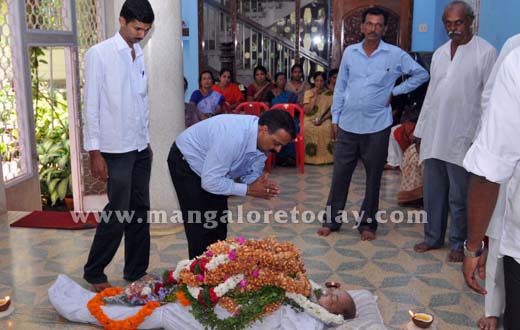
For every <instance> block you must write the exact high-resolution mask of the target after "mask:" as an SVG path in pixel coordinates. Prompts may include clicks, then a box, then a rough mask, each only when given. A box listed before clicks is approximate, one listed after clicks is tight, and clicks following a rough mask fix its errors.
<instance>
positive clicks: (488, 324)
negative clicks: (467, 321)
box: [477, 316, 498, 330]
mask: <svg viewBox="0 0 520 330" xmlns="http://www.w3.org/2000/svg"><path fill="white" fill-rule="evenodd" d="M477 324H478V327H479V329H483V330H496V329H497V324H498V317H495V316H489V317H485V316H482V317H481V318H480V319H479V320H478V321H477Z"/></svg>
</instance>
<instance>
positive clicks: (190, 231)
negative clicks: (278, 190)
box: [168, 143, 228, 259]
mask: <svg viewBox="0 0 520 330" xmlns="http://www.w3.org/2000/svg"><path fill="white" fill-rule="evenodd" d="M168 168H169V169H170V175H171V177H172V181H173V185H174V186H175V191H176V192H177V198H178V199H179V205H180V207H181V212H182V219H183V222H184V230H185V231H186V238H187V239H188V253H189V258H190V259H193V258H195V257H197V256H199V255H201V254H203V253H204V251H205V250H206V248H207V247H208V246H209V245H211V244H213V243H215V242H216V241H219V240H224V239H226V236H227V221H226V219H227V218H225V216H227V210H228V204H227V199H228V196H223V195H215V194H212V193H209V192H207V191H206V190H204V189H202V186H201V180H200V176H198V175H197V174H196V173H195V172H193V170H192V169H191V168H190V166H189V164H188V162H187V161H186V160H185V159H184V156H183V155H182V153H181V152H180V150H179V148H177V145H176V144H175V143H174V144H173V145H172V147H171V149H170V154H169V155H168Z"/></svg>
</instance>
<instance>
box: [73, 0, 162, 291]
mask: <svg viewBox="0 0 520 330" xmlns="http://www.w3.org/2000/svg"><path fill="white" fill-rule="evenodd" d="M153 21H154V13H153V9H152V7H151V5H150V3H149V2H148V0H127V1H125V3H124V4H123V7H122V8H121V13H120V17H119V24H120V29H119V31H118V32H117V33H116V35H115V36H113V37H112V38H110V39H108V40H105V41H103V42H101V43H99V44H97V45H95V46H93V47H92V48H90V49H89V51H88V52H87V54H86V58H85V109H84V131H83V134H84V147H85V150H87V151H88V152H89V157H90V168H91V172H92V175H93V176H94V177H96V178H98V179H100V180H103V181H106V182H107V194H108V204H107V205H106V206H105V208H104V210H103V213H102V217H101V219H102V221H101V222H100V223H99V224H98V226H97V228H96V234H95V236H94V240H93V242H92V246H91V249H90V253H89V256H88V260H87V263H86V264H85V267H84V271H85V272H84V275H83V277H84V278H85V280H87V282H89V283H90V284H92V286H93V288H94V289H95V290H96V291H100V290H102V289H104V288H106V287H109V286H110V284H109V283H108V279H107V276H106V275H105V274H104V268H105V267H106V266H107V265H108V264H109V263H110V261H111V260H112V258H113V257H114V255H115V253H116V252H117V249H118V247H119V243H120V242H121V239H122V237H123V234H124V235H125V267H124V278H125V279H126V280H128V281H135V280H137V279H139V278H140V277H142V276H143V275H145V274H146V269H147V268H148V260H149V254H150V230H149V224H148V218H147V214H148V210H149V209H150V198H149V183H150V171H151V163H152V150H151V148H150V137H149V131H148V100H147V79H146V73H145V65H144V59H143V52H142V50H141V47H139V42H140V41H141V40H142V39H143V38H144V37H145V36H146V34H147V33H148V32H149V31H150V29H151V27H152V23H153ZM125 216H128V218H123V217H125Z"/></svg>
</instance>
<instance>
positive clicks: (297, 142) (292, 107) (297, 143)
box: [265, 103, 305, 173]
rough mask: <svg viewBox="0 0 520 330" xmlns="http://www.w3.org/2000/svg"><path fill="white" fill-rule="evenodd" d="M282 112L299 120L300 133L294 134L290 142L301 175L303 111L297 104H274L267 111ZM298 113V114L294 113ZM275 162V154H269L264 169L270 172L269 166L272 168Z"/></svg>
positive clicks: (303, 153) (303, 141)
mask: <svg viewBox="0 0 520 330" xmlns="http://www.w3.org/2000/svg"><path fill="white" fill-rule="evenodd" d="M275 109H277V110H284V111H287V112H288V113H289V114H290V115H291V116H292V117H293V118H295V117H296V116H298V118H299V120H300V131H299V132H298V133H297V134H296V138H295V139H294V140H293V141H292V142H293V143H294V149H295V151H296V169H298V166H300V168H301V170H302V173H304V160H305V139H304V138H303V136H304V130H303V122H304V116H305V114H304V112H303V109H302V108H301V107H300V106H299V105H298V104H293V103H281V104H275V105H273V107H272V108H271V109H269V110H275ZM296 111H298V114H297V113H296ZM275 162H276V154H274V153H271V154H269V157H268V158H267V161H266V164H265V165H266V169H267V171H268V172H270V170H271V166H273V167H274V165H275Z"/></svg>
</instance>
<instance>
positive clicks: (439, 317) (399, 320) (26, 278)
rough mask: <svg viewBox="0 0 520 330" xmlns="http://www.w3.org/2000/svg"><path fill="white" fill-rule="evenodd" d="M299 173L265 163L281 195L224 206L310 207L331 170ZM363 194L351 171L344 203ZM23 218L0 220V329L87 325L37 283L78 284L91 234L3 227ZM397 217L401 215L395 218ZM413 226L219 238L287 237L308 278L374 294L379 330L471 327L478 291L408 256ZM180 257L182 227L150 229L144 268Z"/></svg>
mask: <svg viewBox="0 0 520 330" xmlns="http://www.w3.org/2000/svg"><path fill="white" fill-rule="evenodd" d="M305 170H306V172H305V175H302V174H299V173H296V170H294V169H292V168H291V169H288V168H275V169H274V171H273V173H272V175H271V178H272V179H274V180H277V181H278V182H279V183H280V185H281V186H282V189H283V192H282V194H281V196H280V198H278V199H277V200H275V201H271V202H268V201H263V200H253V199H249V198H248V199H245V200H244V199H239V198H233V199H232V200H231V201H230V205H231V209H232V210H235V211H236V210H237V207H238V205H240V204H242V203H243V211H244V212H247V211H248V210H258V211H262V210H287V211H289V210H291V209H293V208H294V207H296V209H297V210H299V211H300V212H303V211H305V210H309V211H314V212H318V211H320V210H321V209H322V208H323V205H324V203H325V200H326V198H327V193H328V187H329V184H330V177H331V170H332V167H331V166H306V168H305ZM398 186H399V172H385V174H384V176H383V183H382V191H381V203H380V204H381V205H380V208H381V209H382V210H386V211H387V212H391V211H394V210H404V211H407V210H408V209H401V208H399V207H398V206H397V205H396V201H395V197H396V192H397V189H398ZM363 192H364V171H363V169H362V168H361V167H359V168H358V169H357V171H356V173H355V175H354V178H353V185H352V187H351V189H350V196H349V199H348V203H347V209H349V210H350V209H352V210H358V208H359V206H360V205H361V202H362V198H363ZM22 215H23V214H21V213H12V212H11V213H9V215H8V216H6V215H4V216H1V217H0V260H1V268H0V296H2V297H3V296H5V295H11V296H13V297H14V302H15V307H16V310H15V312H14V314H13V315H11V316H10V317H8V318H5V319H1V320H0V329H16V330H26V329H27V330H39V329H93V328H95V327H91V326H85V325H78V324H71V323H68V322H66V321H65V320H63V319H62V318H60V317H59V316H58V315H57V314H56V312H55V311H54V310H53V308H52V307H51V306H50V304H49V302H48V299H47V288H48V287H49V286H50V285H51V283H52V282H53V281H54V279H55V278H56V275H57V274H59V273H65V274H67V275H69V276H70V277H72V278H73V279H75V280H77V281H78V282H80V283H82V284H85V282H84V281H83V280H82V279H81V275H82V267H83V264H84V262H85V260H86V257H87V253H88V249H89V247H90V243H91V239H92V235H93V233H94V231H93V230H84V231H60V230H37V229H25V228H10V227H9V225H8V224H9V223H10V222H13V221H15V220H16V219H18V218H19V217H21V216H22ZM405 222H406V221H405ZM422 227H423V225H422V224H408V223H399V224H395V223H392V224H390V223H387V224H383V225H380V227H379V230H378V239H377V240H375V241H372V242H361V241H360V240H359V236H358V234H357V231H355V230H354V229H352V227H351V226H349V225H344V226H343V228H342V230H341V231H340V232H338V233H335V234H333V235H331V236H329V237H327V238H320V237H318V236H317V235H316V234H315V232H316V230H317V229H318V228H319V224H317V223H311V224H309V223H307V224H305V223H299V224H293V223H290V224H289V223H288V224H273V223H271V224H264V223H259V224H245V223H242V224H237V223H235V224H232V225H230V227H229V235H228V236H230V237H231V236H238V235H241V236H245V237H250V238H255V237H266V236H275V237H276V238H277V239H279V240H291V241H293V242H294V243H295V244H296V245H297V246H298V247H299V248H300V249H301V251H302V254H303V256H304V259H305V264H306V267H307V272H308V274H309V276H310V277H311V278H312V279H314V280H316V281H318V282H323V281H326V280H335V281H341V282H343V283H345V284H344V285H345V286H346V287H347V288H350V289H361V288H363V289H368V290H370V291H372V292H373V293H374V294H376V295H377V296H378V297H379V300H378V305H379V308H380V310H381V313H382V315H383V318H384V320H385V324H386V326H387V327H388V328H389V329H401V325H403V323H406V322H407V321H408V316H407V311H408V310H409V309H412V310H414V311H426V312H429V313H432V314H434V316H435V320H436V321H435V322H436V324H437V329H439V330H441V329H442V330H465V329H475V328H476V327H475V321H476V320H477V319H478V318H479V317H480V315H481V314H482V313H483V297H481V296H478V295H477V294H474V293H472V292H471V291H470V290H469V289H468V288H467V287H466V286H465V284H464V281H463V279H462V275H461V271H460V267H461V266H460V264H450V263H447V262H446V253H447V250H446V249H442V250H437V251H433V252H429V253H425V254H417V253H414V252H413V249H412V247H413V244H414V243H416V242H418V241H420V240H421V239H422V230H423V228H422ZM186 256H187V249H186V241H185V237H184V232H179V233H177V234H174V235H167V236H164V235H154V236H153V238H152V251H151V260H150V264H151V269H150V270H151V271H157V272H159V271H161V270H162V269H164V268H167V267H172V265H174V264H175V263H176V262H177V261H178V260H180V259H184V258H186ZM122 260H123V249H122V248H121V249H120V250H119V252H118V254H117V255H116V257H115V259H114V261H113V262H112V264H111V265H110V266H109V267H108V269H107V274H108V275H109V277H110V279H111V281H112V283H113V284H116V285H124V284H125V282H124V281H123V280H122V279H121V276H122V268H123V265H122Z"/></svg>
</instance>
